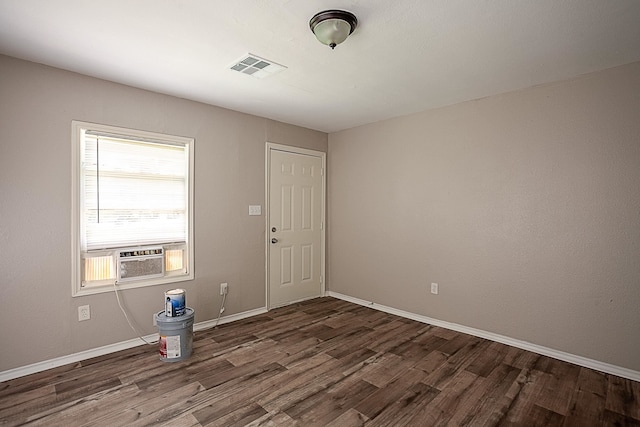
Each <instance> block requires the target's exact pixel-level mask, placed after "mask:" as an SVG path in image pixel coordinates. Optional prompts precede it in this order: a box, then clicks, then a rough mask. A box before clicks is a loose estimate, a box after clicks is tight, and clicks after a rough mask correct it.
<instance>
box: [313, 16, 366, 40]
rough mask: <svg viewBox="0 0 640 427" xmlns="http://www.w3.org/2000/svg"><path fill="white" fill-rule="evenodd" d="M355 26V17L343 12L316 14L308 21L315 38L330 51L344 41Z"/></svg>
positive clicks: (356, 22)
mask: <svg viewBox="0 0 640 427" xmlns="http://www.w3.org/2000/svg"><path fill="white" fill-rule="evenodd" d="M357 25H358V20H357V19H356V16H355V15H354V14H353V13H351V12H346V11H344V10H325V11H323V12H319V13H316V14H315V16H314V17H313V18H311V20H310V21H309V27H310V28H311V31H313V34H315V35H316V38H317V39H318V40H319V41H320V43H322V44H326V45H328V46H329V47H330V48H331V49H333V48H335V47H336V46H337V45H339V44H340V43H342V42H343V41H345V40H346V39H347V37H348V36H349V34H351V33H353V31H354V30H355V29H356V26H357Z"/></svg>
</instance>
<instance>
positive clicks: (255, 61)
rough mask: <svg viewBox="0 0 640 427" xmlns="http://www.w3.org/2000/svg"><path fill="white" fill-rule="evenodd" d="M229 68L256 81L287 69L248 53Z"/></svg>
mask: <svg viewBox="0 0 640 427" xmlns="http://www.w3.org/2000/svg"><path fill="white" fill-rule="evenodd" d="M229 68H230V69H232V70H234V71H238V72H239V73H242V74H248V75H250V76H253V77H255V78H257V79H263V78H265V77H268V76H271V75H273V74H275V73H278V72H280V71H282V70H285V69H286V68H287V67H285V66H284V65H280V64H277V63H275V62H273V61H270V60H268V59H264V58H260V57H259V56H256V55H253V54H251V53H248V54H246V55H245V56H243V57H242V58H240V59H239V60H237V61H236V62H234V63H233V65H231V67H229Z"/></svg>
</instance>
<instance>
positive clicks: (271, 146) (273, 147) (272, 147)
mask: <svg viewBox="0 0 640 427" xmlns="http://www.w3.org/2000/svg"><path fill="white" fill-rule="evenodd" d="M271 151H284V152H287V153H294V154H301V155H306V156H313V157H319V158H320V159H321V160H322V218H320V221H321V224H322V226H321V229H320V270H321V271H320V277H321V280H320V296H324V295H325V293H326V282H327V275H326V259H327V258H326V255H327V254H326V234H327V221H326V218H327V153H325V152H323V151H316V150H310V149H307V148H300V147H294V146H291V145H283V144H276V143H274V142H269V141H267V142H266V144H265V156H264V157H265V180H264V181H265V209H264V210H265V215H264V216H265V227H264V229H265V238H264V245H265V303H266V304H265V307H266V308H267V310H271V309H273V308H276V307H271V301H270V300H269V288H270V285H271V284H270V281H271V278H270V277H271V276H270V273H271V271H270V262H269V261H270V259H269V250H270V249H269V224H270V217H269V215H270V214H271V212H270V207H271V194H270V178H271V175H270V172H271ZM294 302H297V301H293V302H292V303H294Z"/></svg>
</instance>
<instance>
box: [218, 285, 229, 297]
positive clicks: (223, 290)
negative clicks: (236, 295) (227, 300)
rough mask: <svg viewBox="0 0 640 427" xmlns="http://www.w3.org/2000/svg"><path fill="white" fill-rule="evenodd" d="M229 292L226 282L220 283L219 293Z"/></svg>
mask: <svg viewBox="0 0 640 427" xmlns="http://www.w3.org/2000/svg"><path fill="white" fill-rule="evenodd" d="M228 292H229V284H228V283H220V295H226V294H227V293H228Z"/></svg>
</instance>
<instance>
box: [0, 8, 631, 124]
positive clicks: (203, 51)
mask: <svg viewBox="0 0 640 427" xmlns="http://www.w3.org/2000/svg"><path fill="white" fill-rule="evenodd" d="M334 8H336V9H344V10H348V11H350V12H353V13H354V14H355V15H356V16H357V18H358V21H359V23H358V27H357V29H356V30H355V32H354V33H353V34H352V35H351V36H350V37H349V38H348V39H347V40H346V41H345V42H344V43H343V44H341V45H339V46H338V47H336V49H335V50H331V49H330V48H329V47H327V46H324V45H322V44H320V43H319V42H318V41H317V40H316V39H315V37H314V36H313V34H312V33H311V31H310V30H309V19H310V18H311V17H312V16H313V15H314V14H315V13H317V12H319V11H321V10H325V9H334ZM0 53H3V54H6V55H10V56H14V57H17V58H22V59H26V60H30V61H34V62H39V63H42V64H47V65H51V66H54V67H58V68H62V69H66V70H71V71H75V72H78V73H82V74H86V75H90V76H95V77H99V78H102V79H106V80H111V81H114V82H119V83H123V84H126V85H130V86H135V87H139V88H143V89H148V90H152V91H155V92H160V93H165V94H169V95H174V96H178V97H181V98H186V99H191V100H195V101H200V102H204V103H207V104H213V105H218V106H222V107H226V108H230V109H233V110H237V111H241V112H245V113H250V114H255V115H258V116H263V117H268V118H271V119H275V120H279V121H282V122H286V123H292V124H296V125H300V126H304V127H307V128H311V129H317V130H320V131H324V132H335V131H339V130H342V129H348V128H351V127H355V126H359V125H362V124H366V123H371V122H375V121H379V120H383V119H387V118H391V117H396V116H401V115H406V114H411V113H415V112H419V111H423V110H427V109H431V108H436V107H440V106H444V105H450V104H454V103H458V102H461V101H466V100H471V99H477V98H481V97H485V96H489V95H495V94H498V93H503V92H507V91H511V90H517V89H522V88H526V87H530V86H534V85H538V84H542V83H547V82H552V81H558V80H564V79H568V78H572V77H575V76H578V75H581V74H585V73H589V72H592V71H597V70H601V69H605V68H610V67H614V66H617V65H622V64H626V63H630V62H635V61H640V1H638V0H563V1H559V0H535V1H531V0H474V1H471V0H397V1H390V0H350V1H346V0H335V1H331V2H328V1H323V0H288V1H287V0H233V1H230V0H135V1H132V0H108V1H106V0H105V1H87V0H49V1H47V0H0ZM247 53H252V54H254V55H257V56H260V57H263V58H266V59H268V60H271V61H274V62H276V63H279V64H282V65H284V66H286V67H287V69H286V70H284V71H282V72H280V73H278V74H274V75H271V76H269V77H267V78H264V79H256V78H254V77H251V76H248V75H244V74H241V73H238V72H236V71H232V70H230V69H229V67H230V66H231V65H232V64H233V63H234V61H235V60H237V59H239V58H241V57H242V56H243V55H245V54H247Z"/></svg>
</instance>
